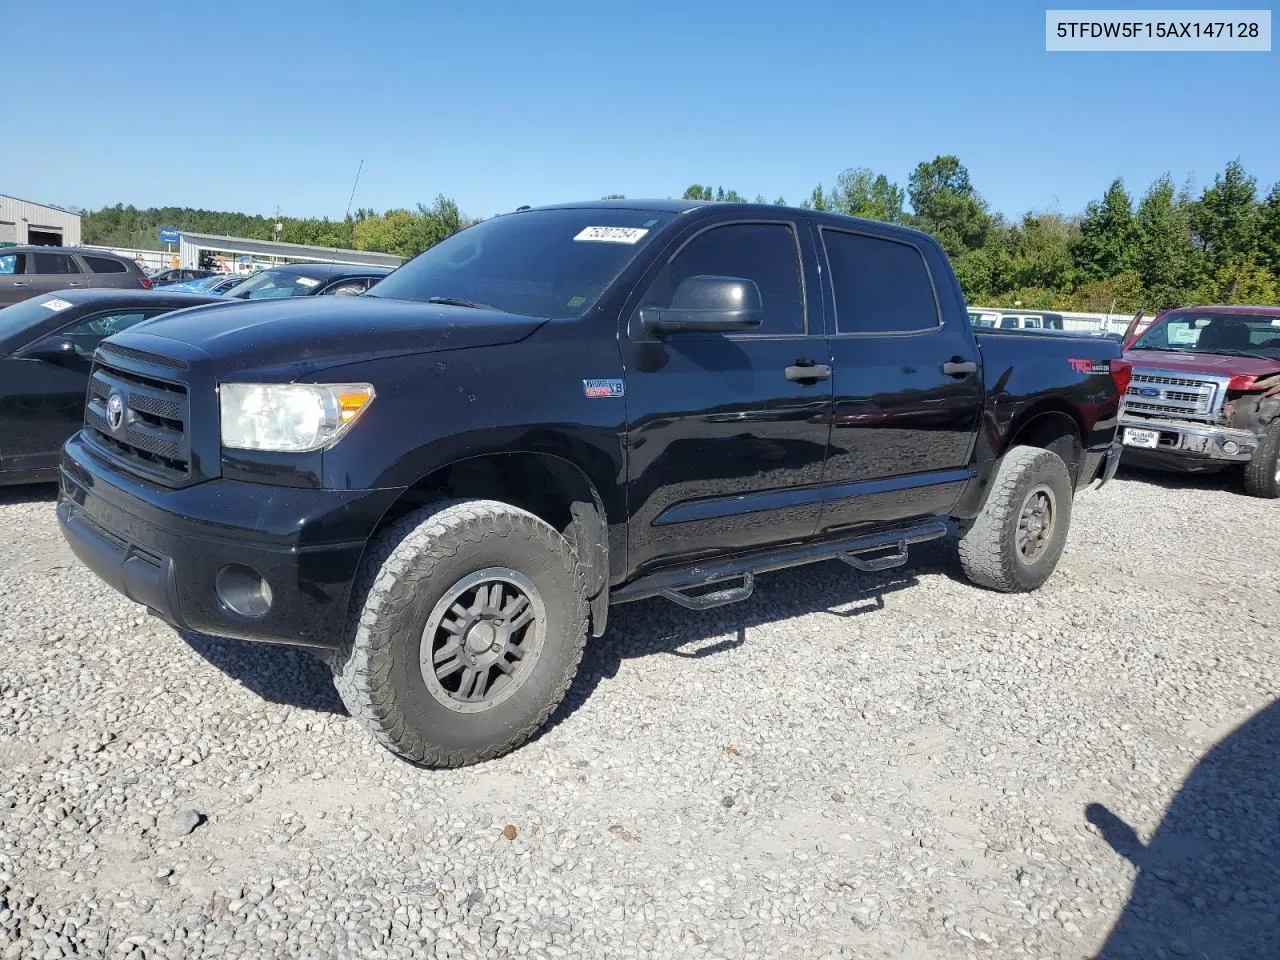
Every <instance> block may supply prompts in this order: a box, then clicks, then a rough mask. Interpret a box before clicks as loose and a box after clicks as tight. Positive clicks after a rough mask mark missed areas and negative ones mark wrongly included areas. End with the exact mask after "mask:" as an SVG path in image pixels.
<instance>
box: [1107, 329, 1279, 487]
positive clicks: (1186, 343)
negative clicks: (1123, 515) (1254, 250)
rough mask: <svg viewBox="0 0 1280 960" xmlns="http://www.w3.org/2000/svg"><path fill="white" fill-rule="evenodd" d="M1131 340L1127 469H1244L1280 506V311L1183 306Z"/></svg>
mask: <svg viewBox="0 0 1280 960" xmlns="http://www.w3.org/2000/svg"><path fill="white" fill-rule="evenodd" d="M1138 322H1139V320H1137V319H1135V321H1134V324H1133V325H1132V326H1131V329H1130V330H1129V332H1128V334H1127V335H1126V343H1127V350H1126V353H1125V356H1126V357H1127V358H1128V359H1129V360H1130V361H1131V362H1132V364H1133V377H1132V379H1131V381H1130V383H1129V388H1128V391H1127V394H1126V396H1125V412H1124V415H1123V418H1122V420H1121V428H1122V430H1123V433H1122V440H1123V443H1124V447H1125V452H1124V459H1125V462H1126V463H1135V464H1137V465H1139V466H1146V467H1154V468H1157V469H1165V470H1177V471H1183V472H1190V473H1195V472H1213V471H1221V470H1225V469H1230V468H1234V469H1242V470H1243V473H1244V484H1245V489H1246V490H1247V491H1248V492H1249V493H1250V494H1252V495H1253V496H1255V497H1269V498H1275V497H1280V307H1183V308H1181V309H1177V310H1169V311H1166V312H1165V313H1162V314H1160V315H1158V316H1157V317H1156V319H1155V320H1153V321H1152V322H1151V325H1150V326H1149V327H1147V328H1146V329H1145V330H1143V331H1142V333H1141V335H1135V328H1136V326H1137V323H1138Z"/></svg>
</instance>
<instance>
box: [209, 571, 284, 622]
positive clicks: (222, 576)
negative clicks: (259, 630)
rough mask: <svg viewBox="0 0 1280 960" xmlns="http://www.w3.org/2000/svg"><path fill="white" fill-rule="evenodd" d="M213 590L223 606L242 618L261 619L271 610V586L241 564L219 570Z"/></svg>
mask: <svg viewBox="0 0 1280 960" xmlns="http://www.w3.org/2000/svg"><path fill="white" fill-rule="evenodd" d="M213 588H214V590H215V591H217V594H218V600H219V601H220V602H221V603H222V605H223V606H224V607H226V608H227V609H228V610H230V611H231V612H232V613H234V614H237V615H239V616H241V617H254V618H257V617H261V616H264V615H265V614H266V612H267V611H268V610H270V609H271V585H270V584H269V583H267V581H265V580H263V579H262V577H260V576H259V575H258V573H257V572H256V571H254V570H251V569H249V568H248V567H246V566H242V565H241V564H238V563H233V564H231V565H230V566H226V567H223V568H222V569H221V570H219V571H218V576H217V578H216V579H215V580H214V581H213Z"/></svg>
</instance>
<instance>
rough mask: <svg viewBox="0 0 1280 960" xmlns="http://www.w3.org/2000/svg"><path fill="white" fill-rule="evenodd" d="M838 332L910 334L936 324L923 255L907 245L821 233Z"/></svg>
mask: <svg viewBox="0 0 1280 960" xmlns="http://www.w3.org/2000/svg"><path fill="white" fill-rule="evenodd" d="M822 243H823V247H824V248H825V249H826V254H827V264H828V272H829V274H830V276H831V286H832V289H833V292H834V294H835V305H836V331H837V332H838V333H864V334H866V333H912V332H919V331H922V330H932V329H935V328H937V327H938V325H939V314H938V302H937V298H936V297H935V296H934V293H933V281H932V279H931V278H930V276H929V268H928V267H927V266H926V265H925V262H924V256H923V254H921V253H920V251H919V250H918V249H917V248H916V247H914V246H913V245H911V244H909V243H903V242H900V241H897V240H889V239H887V238H885V237H873V236H870V235H867V234H861V233H847V232H845V231H843V230H833V229H831V228H828V227H823V228H822Z"/></svg>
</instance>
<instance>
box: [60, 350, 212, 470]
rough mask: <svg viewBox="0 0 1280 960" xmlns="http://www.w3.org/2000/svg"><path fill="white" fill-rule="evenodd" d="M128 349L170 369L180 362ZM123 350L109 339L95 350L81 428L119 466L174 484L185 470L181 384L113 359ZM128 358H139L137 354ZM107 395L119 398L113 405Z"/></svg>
mask: <svg viewBox="0 0 1280 960" xmlns="http://www.w3.org/2000/svg"><path fill="white" fill-rule="evenodd" d="M130 352H131V353H133V354H142V355H143V356H145V357H146V358H147V359H146V362H147V363H148V364H149V365H151V366H162V367H167V368H169V369H176V368H177V366H178V364H179V362H180V361H176V360H169V359H167V358H164V357H155V356H152V355H151V354H143V351H140V350H133V351H130ZM125 356H126V353H125V349H124V348H121V347H116V346H114V345H113V346H112V347H111V349H110V351H108V350H105V349H104V350H100V351H99V353H98V355H97V358H96V359H95V361H94V365H93V371H92V373H91V374H90V376H89V396H88V402H87V403H86V405H85V414H84V422H85V428H86V429H85V432H86V434H87V435H88V437H89V439H90V440H91V441H92V442H93V443H94V444H96V445H97V447H98V449H99V451H100V452H101V453H103V454H104V455H106V456H107V457H108V458H110V459H111V460H113V461H115V462H116V463H118V464H119V465H120V466H121V467H123V468H126V469H128V470H131V471H132V472H134V473H137V474H140V475H142V476H144V477H147V478H149V479H151V480H156V481H158V482H160V483H163V484H166V485H169V486H177V485H179V484H181V483H183V482H184V481H186V480H187V479H188V477H189V476H190V474H191V439H190V436H189V431H188V426H189V422H190V402H189V398H188V396H187V385H186V384H185V383H181V382H179V381H176V380H170V379H165V378H161V377H157V376H154V375H152V374H150V373H142V372H140V371H138V370H136V369H134V368H133V367H132V366H131V365H129V364H127V363H125V362H120V361H118V360H116V357H121V358H123V357H125ZM129 359H130V360H141V357H139V356H130V357H129ZM182 366H184V367H185V366H186V364H185V363H183V364H182ZM112 397H117V398H119V401H118V405H117V404H116V403H115V401H113V400H112ZM113 406H114V407H115V410H116V417H115V418H114V419H115V421H116V422H115V425H114V426H113V423H112V421H113V416H112V409H113Z"/></svg>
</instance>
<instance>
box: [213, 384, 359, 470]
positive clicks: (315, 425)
mask: <svg viewBox="0 0 1280 960" xmlns="http://www.w3.org/2000/svg"><path fill="white" fill-rule="evenodd" d="M218 392H219V400H220V404H221V408H222V445H223V446H224V447H232V448H234V449H237V450H271V451H277V452H288V453H305V452H307V451H309V450H321V449H323V448H325V447H329V446H332V445H333V444H335V443H337V442H338V439H339V438H340V437H341V436H342V435H343V434H344V433H345V432H346V431H347V430H348V429H350V427H351V425H352V424H353V423H355V422H356V419H357V418H358V417H359V416H360V414H361V413H363V412H364V410H365V409H366V408H367V407H368V406H369V404H370V403H372V402H373V387H372V386H371V385H370V384H367V383H279V384H276V383H224V384H222V385H221V386H220V387H219V388H218Z"/></svg>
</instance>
